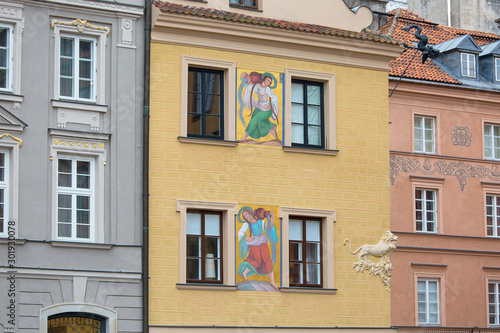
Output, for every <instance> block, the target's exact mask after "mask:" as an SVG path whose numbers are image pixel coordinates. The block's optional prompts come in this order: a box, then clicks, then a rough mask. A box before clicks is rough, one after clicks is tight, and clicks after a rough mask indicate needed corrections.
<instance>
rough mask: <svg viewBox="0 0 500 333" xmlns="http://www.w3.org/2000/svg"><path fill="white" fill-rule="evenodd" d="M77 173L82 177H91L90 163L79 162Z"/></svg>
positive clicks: (77, 163)
mask: <svg viewBox="0 0 500 333" xmlns="http://www.w3.org/2000/svg"><path fill="white" fill-rule="evenodd" d="M76 172H77V173H78V174H80V175H90V162H88V161H77V162H76Z"/></svg>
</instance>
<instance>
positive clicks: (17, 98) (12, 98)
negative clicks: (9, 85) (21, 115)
mask: <svg viewBox="0 0 500 333" xmlns="http://www.w3.org/2000/svg"><path fill="white" fill-rule="evenodd" d="M23 99H24V96H23V95H16V94H13V93H11V92H8V91H0V100H1V101H9V102H17V103H21V102H22V101H23Z"/></svg>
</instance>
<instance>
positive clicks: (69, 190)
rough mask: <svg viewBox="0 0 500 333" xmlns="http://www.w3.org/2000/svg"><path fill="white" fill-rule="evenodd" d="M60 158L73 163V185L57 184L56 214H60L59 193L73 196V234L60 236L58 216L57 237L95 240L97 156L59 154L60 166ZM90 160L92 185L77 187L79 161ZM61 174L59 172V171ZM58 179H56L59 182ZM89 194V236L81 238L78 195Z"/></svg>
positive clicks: (66, 239)
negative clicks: (78, 218)
mask: <svg viewBox="0 0 500 333" xmlns="http://www.w3.org/2000/svg"><path fill="white" fill-rule="evenodd" d="M59 160H69V161H71V164H72V173H71V184H72V186H71V187H66V186H59V184H57V190H56V205H55V206H56V207H55V209H56V211H57V212H56V216H57V217H58V216H59V213H58V211H59V204H58V201H59V200H58V198H59V195H70V196H71V221H72V222H71V236H70V237H64V236H59V231H58V228H59V218H56V225H55V229H56V230H55V231H56V239H57V240H61V241H74V242H91V243H93V242H94V239H95V217H94V215H95V158H94V157H89V156H77V155H66V154H59V155H58V157H57V160H56V163H57V166H56V168H57V169H58V168H59ZM79 161H83V162H89V163H90V186H89V188H88V189H82V188H77V187H76V184H77V173H76V171H77V162H79ZM58 175H59V173H58ZM57 181H58V180H56V182H57ZM79 195H80V196H88V197H90V199H89V206H90V208H89V211H90V212H89V228H90V230H89V238H79V237H77V196H79Z"/></svg>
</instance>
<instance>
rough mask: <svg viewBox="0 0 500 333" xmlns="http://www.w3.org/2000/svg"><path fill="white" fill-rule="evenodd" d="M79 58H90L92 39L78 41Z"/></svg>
mask: <svg viewBox="0 0 500 333" xmlns="http://www.w3.org/2000/svg"><path fill="white" fill-rule="evenodd" d="M80 58H82V59H92V41H86V40H81V41H80Z"/></svg>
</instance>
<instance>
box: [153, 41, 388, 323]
mask: <svg viewBox="0 0 500 333" xmlns="http://www.w3.org/2000/svg"><path fill="white" fill-rule="evenodd" d="M182 55H189V56H195V57H203V58H211V59H212V58H213V59H219V60H230V61H235V62H236V66H237V68H255V69H258V70H265V71H275V72H284V71H285V68H287V67H290V68H295V69H303V70H311V71H318V72H327V73H334V74H335V75H336V77H335V79H336V87H335V88H336V107H337V149H339V150H340V152H339V154H338V156H320V155H310V154H297V153H285V152H284V151H283V150H282V149H281V147H270V146H259V145H250V144H238V145H237V146H236V147H234V148H230V147H216V146H207V145H197V144H187V143H180V142H179V141H178V139H177V137H178V136H179V134H180V92H181V86H180V81H181V73H180V71H181V56H182ZM151 59H152V63H151V120H150V124H151V125H150V128H151V132H150V194H151V197H150V213H149V214H150V277H151V279H150V322H149V323H150V325H195V326H196V325H203V326H204V325H217V326H218V325H221V326H289V327H290V326H318V327H325V326H329V327H331V326H344V327H346V326H349V327H355V326H357V327H388V326H390V323H391V322H390V294H389V293H388V292H387V291H386V288H385V287H384V286H382V282H381V281H380V279H379V278H378V277H372V276H369V275H368V273H363V274H361V273H356V272H355V271H354V270H353V269H352V267H351V265H352V263H353V262H354V261H357V256H354V255H351V254H349V253H348V251H347V248H346V247H344V246H343V245H342V243H343V240H344V239H345V238H349V239H351V241H352V242H353V248H354V247H355V248H357V247H358V246H359V245H362V244H365V243H376V242H378V240H379V238H380V236H382V233H383V232H385V230H389V225H390V223H389V185H390V184H389V125H388V121H389V113H388V97H387V91H388V86H387V81H388V80H387V73H386V72H382V71H374V70H366V69H355V68H350V67H341V66H333V65H328V64H320V63H312V62H307V61H295V60H287V59H280V58H277V57H264V56H257V55H250V54H244V53H236V52H224V51H214V50H209V49H202V48H190V47H182V46H176V45H169V44H159V43H153V44H152V54H151ZM177 199H185V200H203V201H221V202H234V203H255V204H262V205H272V206H288V207H305V208H315V209H334V210H336V211H337V222H336V223H335V228H334V230H335V254H334V262H335V288H338V292H337V294H335V295H311V294H307V295H304V294H289V293H286V294H285V293H279V292H275V293H273V292H248V291H236V292H225V291H193V290H178V289H177V288H176V283H178V282H179V281H178V276H179V227H178V225H179V213H177V212H176V200H177ZM235 251H236V249H235Z"/></svg>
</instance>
